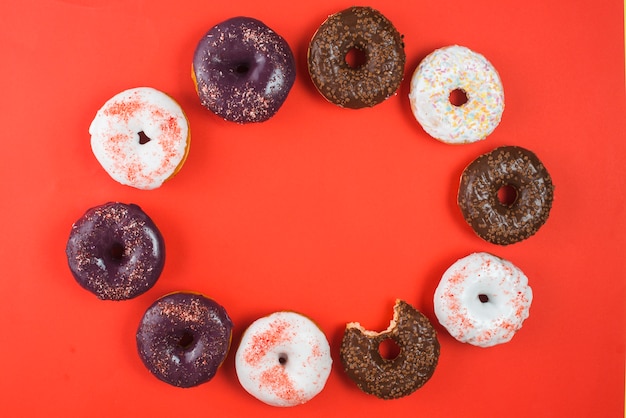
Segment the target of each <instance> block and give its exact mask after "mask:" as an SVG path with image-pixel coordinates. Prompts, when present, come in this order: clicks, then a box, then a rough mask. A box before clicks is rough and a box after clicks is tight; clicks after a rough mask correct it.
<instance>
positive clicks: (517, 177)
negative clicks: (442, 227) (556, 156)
mask: <svg viewBox="0 0 626 418" xmlns="http://www.w3.org/2000/svg"><path fill="white" fill-rule="evenodd" d="M502 187H511V188H513V189H514V190H515V192H516V195H517V196H516V198H515V200H514V201H513V202H512V203H510V204H507V203H506V202H505V203H503V202H500V200H499V199H498V191H499V190H500V189H501V188H502ZM553 196H554V185H553V184H552V179H551V178H550V174H548V171H547V170H546V168H545V167H544V165H543V164H542V163H541V161H539V159H538V158H537V156H536V155H535V154H534V153H532V152H531V151H528V150H526V149H524V148H521V147H514V146H505V147H499V148H496V149H494V150H493V151H491V152H489V153H486V154H483V155H481V156H479V157H478V158H476V159H475V160H474V161H473V162H472V163H471V164H469V165H468V166H467V168H465V170H464V171H463V174H462V176H461V182H460V185H459V193H458V198H457V201H458V204H459V208H460V209H461V213H462V214H463V217H464V218H465V220H466V221H467V223H468V224H469V225H470V226H471V227H472V228H473V229H474V231H475V232H476V234H477V235H478V236H479V237H481V238H482V239H484V240H486V241H488V242H491V243H493V244H498V245H508V244H513V243H516V242H519V241H522V240H525V239H526V238H528V237H530V236H532V235H534V234H535V233H536V232H537V231H538V230H539V228H540V227H541V226H542V225H543V224H544V223H545V222H546V221H547V220H548V216H549V214H550V209H551V208H552V199H553Z"/></svg>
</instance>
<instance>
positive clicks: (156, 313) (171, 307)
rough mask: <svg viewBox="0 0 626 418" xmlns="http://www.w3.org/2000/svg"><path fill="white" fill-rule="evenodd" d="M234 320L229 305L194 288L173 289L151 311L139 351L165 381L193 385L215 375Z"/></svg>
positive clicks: (139, 336)
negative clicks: (225, 306)
mask: <svg viewBox="0 0 626 418" xmlns="http://www.w3.org/2000/svg"><path fill="white" fill-rule="evenodd" d="M232 329H233V323H232V321H231V319H230V317H229V316H228V313H226V310H225V309H224V307H223V306H221V305H220V304H218V303H217V302H215V301H214V300H213V299H210V298H208V297H206V296H204V295H201V294H199V293H193V292H175V293H170V294H168V295H165V296H163V297H161V298H160V299H158V300H156V301H155V302H154V303H153V304H152V305H150V307H149V308H148V309H147V310H146V312H145V313H144V315H143V317H142V318H141V321H140V323H139V327H138V329H137V334H136V339H137V351H138V352H139V357H140V358H141V361H142V362H143V364H144V365H145V366H146V368H147V369H148V370H149V371H150V372H151V373H152V374H153V375H154V376H156V377H157V378H158V379H159V380H162V381H163V382H165V383H168V384H170V385H172V386H177V387H181V388H189V387H193V386H198V385H200V384H202V383H206V382H208V381H209V380H211V379H212V378H213V377H214V376H215V374H216V373H217V370H218V369H219V367H220V366H221V365H222V363H223V362H224V359H225V358H226V355H227V354H228V350H229V348H230V342H231V336H232Z"/></svg>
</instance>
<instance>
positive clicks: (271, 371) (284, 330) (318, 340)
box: [235, 311, 332, 407]
mask: <svg viewBox="0 0 626 418" xmlns="http://www.w3.org/2000/svg"><path fill="white" fill-rule="evenodd" d="M331 366H332V358H331V356H330V345H329V344H328V340H327V339H326V336H325V335H324V333H323V332H322V331H321V330H320V328H319V327H318V326H317V325H316V324H315V323H314V322H313V321H312V320H310V319H309V318H307V317H306V316H304V315H302V314H299V313H296V312H284V311H281V312H275V313H273V314H271V315H268V316H265V317H263V318H260V319H257V320H256V321H254V322H253V323H252V324H251V325H250V326H249V327H248V329H246V331H245V332H244V334H243V336H242V338H241V342H240V344H239V348H238V349H237V353H236V354H235V369H236V372H237V378H238V379H239V382H240V383H241V386H242V387H243V388H244V389H245V390H246V391H247V392H248V393H249V394H251V395H252V396H254V397H255V398H257V399H258V400H260V401H262V402H264V403H266V404H268V405H271V406H279V407H290V406H296V405H300V404H303V403H306V402H308V401H309V400H311V399H312V398H313V397H315V396H316V395H317V394H319V393H320V392H321V391H322V389H323V388H324V385H325V384H326V380H327V379H328V376H329V375H330V370H331Z"/></svg>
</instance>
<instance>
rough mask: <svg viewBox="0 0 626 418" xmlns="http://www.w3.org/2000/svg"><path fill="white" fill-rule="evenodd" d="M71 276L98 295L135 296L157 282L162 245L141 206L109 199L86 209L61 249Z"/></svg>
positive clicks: (151, 222)
mask: <svg viewBox="0 0 626 418" xmlns="http://www.w3.org/2000/svg"><path fill="white" fill-rule="evenodd" d="M65 253H66V255H67V261H68V264H69V267H70V270H71V272H72V274H73V275H74V278H75V279H76V281H77V282H78V284H80V285H81V286H82V287H84V288H85V289H87V290H89V291H90V292H92V293H94V294H95V295H96V296H98V298H100V299H106V300H126V299H131V298H134V297H135V296H138V295H140V294H142V293H144V292H146V291H147V290H148V289H150V288H151V287H152V286H154V284H155V283H156V281H157V279H158V278H159V276H160V275H161V271H162V270H163V265H164V263H165V244H164V242H163V237H162V236H161V233H160V232H159V230H158V228H157V227H156V225H155V224H154V222H153V221H152V220H151V219H150V218H149V217H148V215H146V214H145V213H144V212H143V211H142V210H141V208H140V207H139V206H137V205H134V204H128V205H127V204H124V203H116V202H110V203H106V204H104V205H101V206H97V207H94V208H91V209H89V210H88V211H87V212H86V213H85V214H84V215H83V216H82V217H81V218H80V219H79V220H77V221H76V222H75V223H74V225H72V230H71V232H70V237H69V240H68V241H67V246H66V248H65Z"/></svg>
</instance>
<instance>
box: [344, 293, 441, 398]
mask: <svg viewBox="0 0 626 418" xmlns="http://www.w3.org/2000/svg"><path fill="white" fill-rule="evenodd" d="M389 339H391V340H392V341H393V342H395V343H396V344H397V346H398V347H399V348H400V351H399V354H398V355H397V356H396V357H394V358H385V357H383V355H382V354H381V352H380V345H381V343H383V342H384V341H386V340H389ZM340 356H341V362H342V364H343V367H344V370H345V372H346V373H347V375H348V376H349V377H350V378H351V379H352V380H353V381H354V382H355V383H356V384H357V386H358V387H359V388H360V389H361V390H362V391H363V392H365V393H368V394H371V395H375V396H377V397H379V398H381V399H397V398H401V397H403V396H407V395H410V394H411V393H413V392H414V391H416V390H417V389H419V388H420V387H422V386H423V385H424V384H425V383H426V382H427V381H428V380H429V379H430V378H431V377H432V375H433V373H434V372H435V367H436V366H437V363H438V361H439V341H438V340H437V332H436V331H435V329H434V328H433V326H432V324H431V323H430V321H429V320H428V318H427V317H426V316H425V315H424V314H422V313H421V312H419V311H418V310H416V309H415V308H413V307H412V306H411V305H409V304H408V303H406V302H404V301H402V300H399V299H398V300H396V303H395V305H394V314H393V320H392V321H391V323H390V324H389V327H388V328H387V329H386V330H385V331H382V332H374V331H368V330H365V329H364V328H363V327H362V326H361V325H360V324H358V323H355V322H352V323H349V324H347V325H346V329H345V332H344V336H343V339H342V341H341V349H340Z"/></svg>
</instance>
